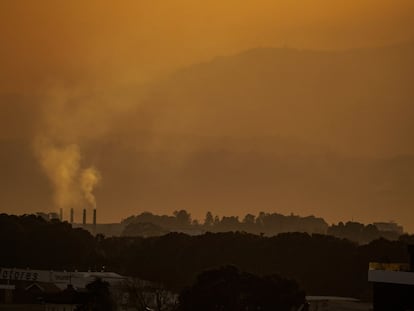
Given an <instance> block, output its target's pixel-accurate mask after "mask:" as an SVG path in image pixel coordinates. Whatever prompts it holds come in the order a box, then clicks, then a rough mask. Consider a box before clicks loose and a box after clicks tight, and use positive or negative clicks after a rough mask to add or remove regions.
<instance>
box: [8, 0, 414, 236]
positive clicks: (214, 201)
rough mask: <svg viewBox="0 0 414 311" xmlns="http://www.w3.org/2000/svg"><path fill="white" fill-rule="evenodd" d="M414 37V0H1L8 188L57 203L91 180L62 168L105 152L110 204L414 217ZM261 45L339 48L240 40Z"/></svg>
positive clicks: (42, 205)
mask: <svg viewBox="0 0 414 311" xmlns="http://www.w3.org/2000/svg"><path fill="white" fill-rule="evenodd" d="M413 40H414V1H412V0H254V1H253V0H237V1H236V0H211V1H204V2H203V1H196V0H139V1H137V0H123V1H108V0H88V1H84V0H71V1H55V0H2V1H0V165H1V167H0V168H1V169H2V170H3V171H7V173H5V174H4V176H6V177H2V180H0V206H2V207H4V206H6V207H4V211H6V212H16V213H21V212H30V211H34V210H39V209H40V210H47V209H56V208H57V205H56V204H57V203H56V200H55V201H54V198H55V199H56V196H59V197H61V198H62V197H65V196H63V194H62V193H60V194H56V192H59V191H66V190H67V189H70V191H69V190H68V191H69V192H68V193H67V194H69V195H72V194H73V195H74V197H80V196H81V190H80V189H72V188H71V187H73V185H72V184H71V183H74V181H75V179H74V180H72V181H70V183H67V184H63V185H62V184H59V181H58V179H59V176H55V175H54V172H56V171H58V169H59V168H61V167H60V166H61V165H63V166H64V165H68V167H72V168H74V170H75V171H74V172H72V173H73V176H75V177H76V176H78V175H82V172H83V171H82V170H88V168H89V166H94V167H96V168H97V170H98V171H99V172H100V173H101V175H102V176H101V177H102V180H101V185H100V186H99V187H101V188H99V187H98V190H97V200H98V206H99V208H100V212H99V215H100V217H102V218H101V219H103V220H104V221H115V220H116V221H118V220H119V219H120V218H122V217H126V216H129V215H130V214H131V213H137V212H142V211H143V210H151V211H155V212H160V213H171V212H172V211H173V210H174V209H178V208H187V209H192V210H191V212H192V213H193V214H194V215H195V216H196V217H198V218H202V217H203V215H204V213H205V212H206V211H207V210H208V209H212V211H213V212H214V213H218V214H221V215H223V214H232V213H233V214H234V213H241V214H242V213H245V212H253V213H255V212H259V211H260V210H263V209H264V210H266V211H275V210H274V206H277V210H276V211H280V212H283V213H290V212H294V213H297V214H304V215H307V214H311V213H313V214H315V215H319V216H322V217H326V218H327V220H328V221H338V220H348V219H351V218H354V219H356V220H361V221H367V222H369V221H371V220H392V219H393V220H396V221H400V222H402V223H403V224H404V225H405V226H407V227H409V228H411V230H414V223H411V222H410V221H409V219H410V217H411V219H412V216H413V215H412V205H413V204H414V195H413V194H412V191H411V187H412V186H413V185H414V174H411V173H410V172H412V171H413V172H414V164H412V162H411V160H410V159H411V158H409V157H410V156H412V155H413V150H414V145H413V144H412V141H414V140H413V137H412V135H413V134H411V133H414V130H413V125H412V120H413V117H414V109H413V106H412V102H413V96H414V95H413V90H412V87H411V84H412V80H410V78H409V77H410V76H411V72H412V71H411V68H414V60H413V57H412V55H411V50H412V45H410V44H407V45H398V44H400V43H404V42H410V41H411V42H412V41H413ZM393 44H397V45H395V46H396V47H395V46H394V47H392V46H393ZM385 46H391V47H390V48H384V49H381V48H379V47H385ZM262 47H291V48H294V49H299V50H301V49H304V50H309V49H311V50H315V51H321V50H323V51H332V50H334V51H338V53H330V54H329V53H327V54H323V53H322V54H321V53H320V54H318V53H316V52H315V53H313V52H310V51H305V52H303V55H302V54H301V53H300V52H298V51H296V50H289V49H286V50H269V51H267V52H266V50H264V49H262V50H257V51H253V52H251V53H250V54H249V53H247V54H240V55H239V54H238V53H241V52H243V51H246V50H249V49H254V48H262ZM358 48H364V49H365V48H366V50H363V51H362V52H360V53H359V52H358V51H357V52H355V51H354V52H352V53H350V54H346V53H341V52H339V51H344V50H353V49H358ZM377 48H378V49H377ZM371 49H372V50H371ZM222 56H229V57H228V58H222ZM266 57H267V58H266ZM212 60H214V61H212ZM211 61H212V62H211ZM200 62H201V63H203V62H204V65H203V64H199V63H200ZM194 64H196V65H194ZM197 64H198V65H197ZM182 68H187V71H186V70H182ZM177 70H179V71H178V73H176V72H177ZM235 72H236V74H235ZM281 72H282V73H283V74H281ZM338 73H340V74H338ZM335 75H336V76H335ZM407 77H408V78H407ZM206 81H207V82H206ZM299 86H300V87H299ZM160 133H161V134H160ZM209 135H210V136H211V137H209ZM280 146H282V147H280ZM42 148H44V150H40V149H42ZM278 148H281V149H283V152H279V151H280V150H279V149H278ZM284 148H285V149H284ZM143 150H144V151H146V152H148V151H149V152H150V154H149V155H148V154H143V153H141V152H142V151H143ZM275 150H276V151H275ZM177 151H178V152H177ZM151 152H153V153H151ZM278 152H279V153H278ZM177 153H179V156H177ZM211 153H213V156H211ZM221 153H224V154H222V157H220V156H217V154H219V155H220V154H221ZM183 154H185V155H183ZM275 154H276V156H275ZM72 155H73V159H70V157H71V156H72ZM214 155H215V156H217V158H216V157H215V156H214ZM292 155H294V156H292ZM274 156H275V157H276V158H273V157H274ZM291 156H292V157H291ZM406 156H408V158H409V159H408V160H407V158H405V157H406ZM50 157H51V158H50ZM59 157H62V158H61V159H60V158H59ZM387 157H388V158H387ZM325 158H326V159H328V160H327V161H326V163H325V162H324V160H323V159H325ZM385 158H387V159H385ZM262 160H263V163H262ZM30 161H32V162H30ZM60 161H62V163H60ZM73 161H75V162H76V163H74V162H73ZM278 161H280V163H279V162H278ZM303 163H307V165H304V164H303ZM246 166H248V167H247V168H246ZM63 168H64V169H66V168H67V167H63ZM245 168H246V172H245V171H244V169H245ZM63 171H64V170H63ZM269 171H271V172H273V173H274V174H273V175H272V174H270V173H269ZM27 172H31V173H30V174H28V173H27ZM69 175H70V174H69ZM70 176H72V175H70ZM411 176H413V177H411ZM75 177H73V178H75ZM42 178H43V179H42ZM71 178H72V177H71ZM76 178H77V177H76ZM75 188H76V187H75ZM62 189H63V190H62ZM65 189H66V190H65ZM298 189H299V190H300V191H302V193H303V196H298V193H297V191H298ZM15 200H18V202H16V201H15ZM60 201H62V200H60ZM63 201H65V200H63ZM68 201H71V200H68ZM15 202H16V203H15ZM78 203H79V202H78ZM81 204H84V202H82V203H79V206H80V205H81ZM33 206H35V207H33ZM79 206H77V207H79ZM67 207H68V206H65V208H67ZM214 208H216V209H215V210H214ZM1 211H3V210H0V212H1ZM372 215H374V216H372Z"/></svg>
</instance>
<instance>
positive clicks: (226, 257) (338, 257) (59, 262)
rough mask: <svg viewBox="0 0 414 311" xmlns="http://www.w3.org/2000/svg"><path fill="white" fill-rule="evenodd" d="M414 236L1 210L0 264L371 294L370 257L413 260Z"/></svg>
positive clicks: (177, 285) (173, 285)
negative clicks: (96, 231) (131, 225)
mask: <svg viewBox="0 0 414 311" xmlns="http://www.w3.org/2000/svg"><path fill="white" fill-rule="evenodd" d="M412 242H414V238H413V237H412V236H408V235H404V236H401V237H400V238H399V239H398V240H395V241H389V240H386V239H383V238H381V239H377V240H374V241H372V242H370V243H368V244H365V245H358V244H357V243H354V242H351V241H349V240H347V239H340V238H336V237H332V236H328V235H322V234H312V235H310V234H307V233H281V234H279V235H276V236H263V235H257V234H250V233H246V232H227V233H205V234H202V235H196V236H190V235H187V234H183V233H168V234H166V235H163V236H159V237H149V238H144V237H111V238H106V237H104V236H102V235H97V236H95V237H94V236H92V235H91V234H90V233H89V232H87V231H85V230H82V229H72V227H71V225H70V224H68V223H66V222H60V221H45V220H44V219H42V218H40V217H36V216H33V215H25V216H10V215H5V214H2V215H0V245H1V247H2V251H1V252H0V265H1V266H3V267H17V268H19V267H29V268H32V269H53V270H68V271H73V270H75V269H77V270H89V269H91V270H101V269H102V267H106V270H108V271H114V272H118V273H120V274H123V275H127V276H133V277H136V278H140V279H143V280H149V281H153V282H157V283H159V284H163V285H164V286H166V287H167V288H169V289H173V290H177V291H179V290H181V289H183V288H185V287H187V286H189V285H191V284H193V283H194V281H195V280H196V276H197V275H198V274H200V273H201V272H202V271H206V270H208V269H213V268H217V267H221V266H226V265H232V266H235V267H238V268H240V269H241V270H242V271H245V272H246V273H251V274H254V275H258V276H265V275H273V274H279V275H282V276H284V277H286V278H289V279H294V280H297V282H298V283H299V285H300V286H301V288H303V289H304V290H305V291H306V293H307V294H308V295H335V296H348V297H368V296H369V294H370V292H369V289H370V286H369V284H368V282H367V269H368V263H369V262H372V261H377V262H378V261H379V262H407V261H408V254H407V251H406V248H407V244H409V243H412Z"/></svg>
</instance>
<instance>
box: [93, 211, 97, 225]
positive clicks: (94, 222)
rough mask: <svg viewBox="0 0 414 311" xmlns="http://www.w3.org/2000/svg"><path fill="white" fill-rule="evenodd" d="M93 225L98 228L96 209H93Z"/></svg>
mask: <svg viewBox="0 0 414 311" xmlns="http://www.w3.org/2000/svg"><path fill="white" fill-rule="evenodd" d="M93 225H94V226H96V208H94V209H93Z"/></svg>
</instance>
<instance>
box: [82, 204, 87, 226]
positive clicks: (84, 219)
mask: <svg viewBox="0 0 414 311" xmlns="http://www.w3.org/2000/svg"><path fill="white" fill-rule="evenodd" d="M82 223H83V224H84V225H86V209H85V208H84V209H83V221H82Z"/></svg>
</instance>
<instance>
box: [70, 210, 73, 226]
mask: <svg viewBox="0 0 414 311" xmlns="http://www.w3.org/2000/svg"><path fill="white" fill-rule="evenodd" d="M73 218H74V211H73V207H72V208H71V209H70V223H71V224H73Z"/></svg>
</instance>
